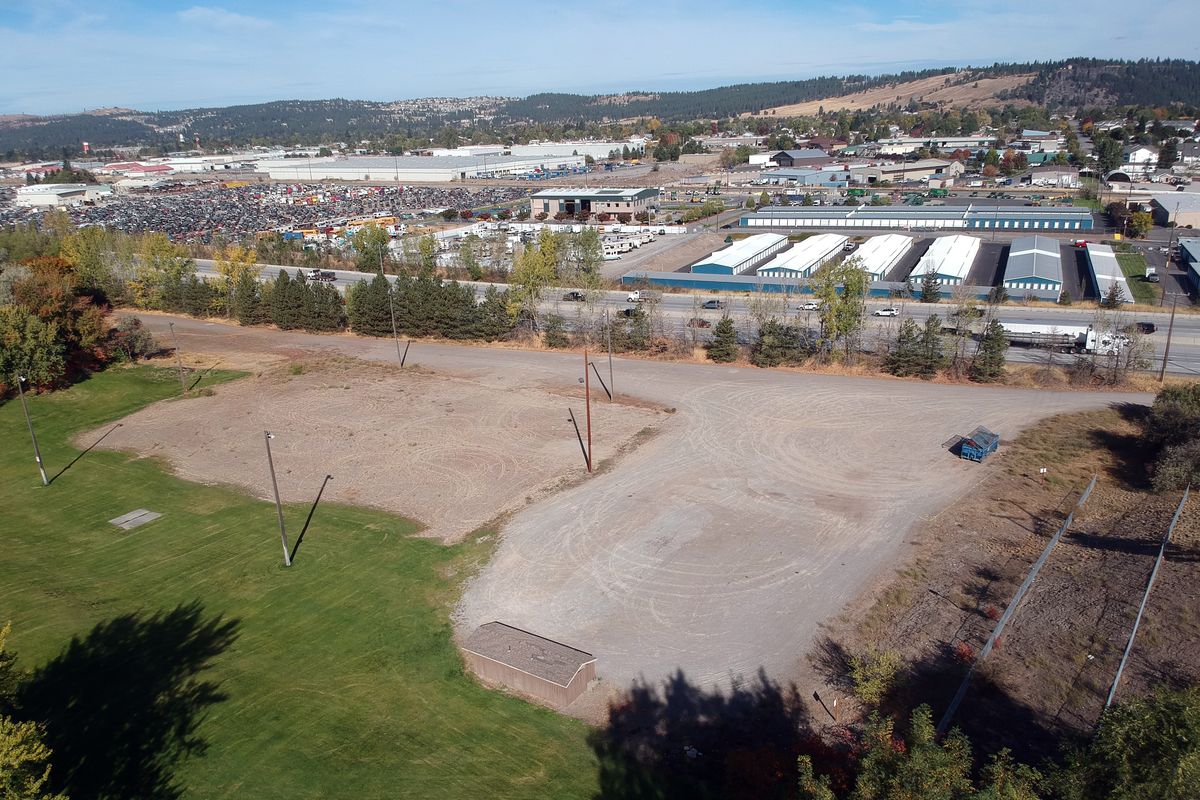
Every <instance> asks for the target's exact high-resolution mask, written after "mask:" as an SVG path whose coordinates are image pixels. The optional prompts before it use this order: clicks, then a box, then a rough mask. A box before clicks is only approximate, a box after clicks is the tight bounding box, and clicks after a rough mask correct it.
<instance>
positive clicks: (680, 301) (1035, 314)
mask: <svg viewBox="0 0 1200 800" xmlns="http://www.w3.org/2000/svg"><path fill="white" fill-rule="evenodd" d="M260 266H261V267H262V274H261V277H262V279H263V280H264V281H269V280H274V278H275V276H276V275H278V273H279V270H281V269H283V270H287V271H288V272H289V273H290V274H292V275H294V274H295V273H296V272H298V271H299V270H300V268H298V267H279V266H274V265H270V264H263V265H260ZM196 268H197V272H198V273H199V274H200V275H201V276H204V277H209V278H211V277H213V276H215V275H216V274H217V272H216V266H215V264H214V262H213V261H210V260H208V259H197V260H196ZM335 275H336V276H337V280H336V281H335V282H334V285H335V286H337V287H338V288H339V289H342V290H345V289H346V288H347V287H349V286H352V285H353V284H355V283H358V282H359V281H363V280H370V279H371V278H373V277H374V275H373V274H371V273H365V272H351V271H342V270H338V271H335ZM471 285H473V286H475V288H476V291H477V292H478V293H479V294H481V295H482V294H483V292H484V291H486V290H487V287H488V286H492V285H496V286H498V287H499V288H501V289H503V288H507V287H506V286H505V285H504V284H488V283H474V284H471ZM563 291H565V290H563V289H551V290H547V292H546V295H547V297H548V298H549V299H548V300H547V301H546V302H545V303H544V304H543V310H544V311H552V312H554V313H560V314H563V315H564V316H571V315H573V314H574V310H573V306H574V304H572V303H563V302H562V301H561V300H559V299H558V298H560V297H561V295H562V292H563ZM627 295H628V292H627V291H611V292H602V293H601V299H600V301H599V304H600V307H601V309H604V308H607V309H608V310H609V311H610V312H611V313H616V312H617V311H618V310H620V309H623V308H627V307H628V306H629V305H630V304H629V303H628V302H626V296H627ZM713 297H714V295H711V294H704V295H691V294H663V295H662V297H661V300H660V301H659V304H658V308H659V310H660V312H661V313H662V315H663V317H664V320H665V324H666V325H667V327H668V328H669V329H671V330H674V331H676V332H680V331H684V330H687V329H686V327H685V325H686V323H687V321H688V320H689V319H691V318H693V317H700V318H702V319H708V320H709V321H710V322H712V323H714V324H715V322H716V320H718V319H720V317H721V314H722V313H724V312H723V311H716V310H703V309H700V308H699V306H700V304H701V303H703V302H704V301H705V300H708V299H712V298H713ZM724 300H725V302H726V307H727V309H728V311H729V313H730V314H731V315H732V316H734V317H735V318H736V319H737V320H739V327H742V328H744V329H745V331H746V333H745V335H746V336H747V337H748V336H750V335H751V334H750V329H751V320H750V314H749V309H748V300H747V299H746V298H745V297H743V296H740V295H726V296H724ZM797 305H798V304H797V302H796V301H792V302H791V303H790V304H789V305H788V306H787V308H788V312H789V313H795V309H796V308H797ZM885 305H888V303H887V302H886V301H882V300H873V301H871V302H869V303H868V309H869V310H874V309H877V308H882V307H883V306H885ZM900 308H901V309H902V311H903V313H904V314H905V315H907V316H911V317H912V318H913V319H916V320H918V321H921V320H924V319H925V318H926V317H928V316H929V315H931V314H940V315H943V316H944V315H945V314H946V313H947V311H948V310H949V307H948V306H946V305H924V304H921V303H911V302H910V303H903V304H901V305H900ZM1095 316H1096V312H1095V311H1091V310H1087V309H1082V308H1072V307H1069V306H1068V307H1055V306H1048V307H1028V308H1024V307H1020V306H1006V307H1004V308H1003V309H1002V310H1001V311H1000V312H999V313H998V315H997V318H998V319H999V320H1000V321H1001V322H1026V323H1053V324H1059V325H1088V324H1090V323H1092V322H1093V321H1094V320H1095ZM1123 317H1124V318H1125V319H1127V320H1139V321H1147V322H1154V323H1155V324H1156V325H1157V326H1158V328H1159V330H1158V332H1157V333H1155V334H1153V335H1152V336H1149V337H1147V338H1148V341H1149V342H1150V344H1151V346H1152V347H1153V351H1154V357H1155V359H1157V360H1161V359H1162V353H1163V349H1164V347H1165V345H1166V337H1167V326H1168V323H1169V321H1170V317H1171V315H1170V311H1169V307H1168V308H1166V309H1164V310H1163V311H1161V312H1147V313H1142V312H1138V313H1136V314H1134V313H1128V312H1127V313H1125V314H1123ZM800 318H801V321H803V322H806V323H809V322H810V323H811V324H814V325H815V324H816V315H815V314H814V315H803V314H801V315H800ZM873 322H875V321H873ZM708 335H709V334H708V333H707V332H705V331H701V332H700V334H699V335H698V339H699V340H700V341H706V340H707V336H708ZM1010 360H1012V361H1029V360H1035V357H1034V356H1033V355H1031V354H1029V353H1028V352H1026V351H1022V350H1020V349H1018V348H1012V350H1010ZM1167 369H1168V371H1169V372H1172V373H1177V374H1185V375H1200V314H1177V315H1176V317H1175V329H1174V332H1173V334H1172V339H1171V354H1170V361H1169V363H1168V365H1167Z"/></svg>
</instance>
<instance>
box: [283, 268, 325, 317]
mask: <svg viewBox="0 0 1200 800" xmlns="http://www.w3.org/2000/svg"><path fill="white" fill-rule="evenodd" d="M288 291H290V292H291V293H292V300H291V305H292V307H293V308H295V309H296V327H297V328H303V329H304V330H306V331H313V330H320V328H319V327H318V325H317V319H316V315H317V308H316V298H314V297H313V292H312V286H311V285H310V284H309V282H308V278H306V277H305V276H304V271H303V270H297V271H296V278H295V280H293V281H292V285H291V286H290V287H288Z"/></svg>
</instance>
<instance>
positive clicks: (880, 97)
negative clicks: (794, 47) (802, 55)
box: [742, 74, 1035, 117]
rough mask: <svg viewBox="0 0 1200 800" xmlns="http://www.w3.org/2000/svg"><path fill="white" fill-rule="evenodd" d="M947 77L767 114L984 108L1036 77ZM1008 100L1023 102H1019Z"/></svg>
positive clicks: (894, 86) (901, 84)
mask: <svg viewBox="0 0 1200 800" xmlns="http://www.w3.org/2000/svg"><path fill="white" fill-rule="evenodd" d="M947 77H948V76H945V75H937V76H934V77H931V78H922V79H921V80H917V81H907V82H905V83H897V84H892V85H890V86H877V87H875V88H874V89H868V90H866V91H865V92H855V93H854V94H848V95H842V96H841V97H827V98H825V99H824V100H810V101H808V102H805V103H794V104H792V105H786V106H777V107H775V108H770V109H767V110H766V112H765V113H768V114H775V115H778V116H789V117H798V116H806V115H811V114H816V113H817V112H818V111H819V110H820V109H822V108H824V109H825V110H826V111H840V110H843V109H844V110H847V111H859V110H862V109H868V108H874V107H876V106H886V105H888V104H889V103H896V104H898V105H899V106H901V107H903V106H906V105H908V103H909V102H910V101H912V100H916V101H918V102H925V103H945V104H946V105H948V106H951V107H953V108H964V107H965V108H981V107H983V106H986V105H995V103H996V95H997V94H998V93H999V92H1002V91H1004V90H1006V89H1014V88H1016V87H1018V86H1024V85H1025V84H1027V83H1029V82H1030V81H1031V80H1033V78H1034V77H1035V76H1034V75H1032V74H1030V75H1005V76H1003V77H1000V78H980V79H979V80H978V81H973V80H967V81H966V82H965V83H955V84H954V85H952V86H947V85H946V79H947ZM962 77H963V76H961V75H960V76H954V79H955V80H962ZM1005 102H1012V103H1014V104H1015V105H1022V103H1021V102H1020V101H1005ZM1026 105H1027V104H1026ZM742 116H743V117H749V116H761V115H760V114H751V113H747V114H742Z"/></svg>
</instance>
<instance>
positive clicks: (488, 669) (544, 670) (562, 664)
mask: <svg viewBox="0 0 1200 800" xmlns="http://www.w3.org/2000/svg"><path fill="white" fill-rule="evenodd" d="M462 650H463V660H464V661H465V662H466V664H467V667H468V668H470V670H471V671H472V672H474V673H475V674H476V675H478V676H479V677H480V679H482V680H483V681H485V682H487V683H494V684H500V685H502V686H506V687H508V688H509V689H514V690H516V691H518V692H520V693H521V694H523V695H527V696H529V697H532V698H534V699H537V700H540V701H542V702H544V703H546V704H547V705H550V706H552V707H553V708H559V709H561V708H563V707H564V706H566V705H568V704H569V703H570V702H571V701H572V700H574V699H575V698H577V697H579V695H581V694H583V692H584V691H585V690H586V689H587V686H588V682H589V681H591V680H592V679H594V678H595V677H596V657H595V656H593V655H592V654H591V653H585V652H583V651H582V650H577V649H575V648H574V647H569V646H567V645H565V644H562V643H561V642H556V641H553V640H551V639H546V638H544V637H541V636H538V635H536V634H533V633H530V632H529V631H523V630H521V629H520V628H514V627H512V626H511V625H505V624H504V623H502V622H489V623H487V624H486V625H480V626H479V627H478V628H476V629H475V631H474V632H473V633H472V634H471V635H470V636H468V637H467V640H466V642H464V643H463V646H462Z"/></svg>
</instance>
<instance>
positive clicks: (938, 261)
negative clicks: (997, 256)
mask: <svg viewBox="0 0 1200 800" xmlns="http://www.w3.org/2000/svg"><path fill="white" fill-rule="evenodd" d="M978 252H979V240H978V239H976V238H975V237H974V236H939V237H938V238H936V239H934V240H933V244H931V245H929V249H928V250H926V251H925V255H923V256H921V260H920V261H918V262H917V265H916V266H915V267H913V271H912V274H911V275H910V276H909V281H910V282H911V283H920V282H921V281H922V280H924V278H925V275H926V274H928V273H931V272H932V273H933V274H934V275H935V276H936V278H937V282H938V283H940V284H942V285H943V286H957V285H959V284H960V283H962V282H963V281H965V280H966V279H967V274H968V273H969V272H970V271H971V265H972V264H974V263H975V255H976V254H977V253H978Z"/></svg>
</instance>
